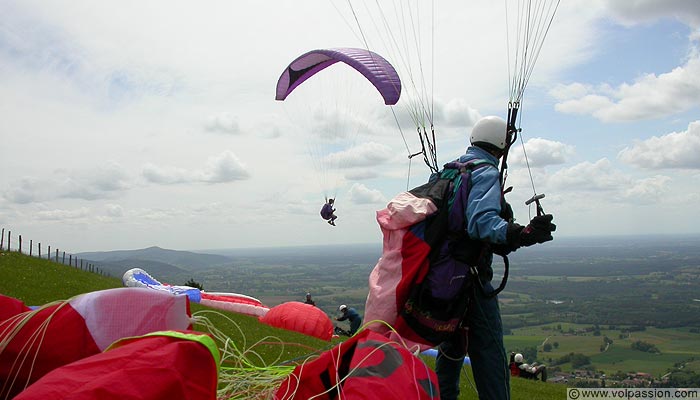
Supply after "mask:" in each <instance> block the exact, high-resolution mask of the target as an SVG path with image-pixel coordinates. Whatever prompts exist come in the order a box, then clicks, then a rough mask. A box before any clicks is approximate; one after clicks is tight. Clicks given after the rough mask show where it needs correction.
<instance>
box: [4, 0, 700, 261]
mask: <svg viewBox="0 0 700 400" xmlns="http://www.w3.org/2000/svg"><path fill="white" fill-rule="evenodd" d="M372 3H374V4H375V6H376V4H377V2H368V5H367V6H364V5H362V4H363V3H360V2H358V3H352V4H353V6H354V10H355V11H356V13H355V14H356V16H357V19H355V17H353V15H352V12H351V10H350V9H349V7H348V2H347V1H336V0H333V1H330V0H306V1H303V2H299V1H282V0H275V1H272V2H260V1H253V0H237V1H206V2H185V1H157V0H154V1H149V2H142V1H123V0H120V1H100V2H94V1H87V0H85V1H81V0H71V1H67V0H55V1H34V0H21V1H15V0H0V167H1V170H2V173H1V174H0V228H4V229H5V232H6V233H7V231H11V232H12V235H13V237H14V238H16V237H17V235H22V236H23V238H24V242H25V249H26V246H27V245H26V243H27V242H28V241H29V240H32V241H33V243H35V244H36V243H39V242H41V243H44V246H46V245H51V246H52V247H54V248H61V249H64V250H66V251H69V252H73V253H76V252H82V251H107V250H123V249H138V248H144V247H150V246H160V247H163V248H170V249H179V250H204V249H224V248H226V249H228V248H244V247H278V246H305V245H318V244H324V243H333V244H344V243H380V242H381V240H382V235H381V232H380V230H379V227H378V225H377V223H376V220H375V215H376V211H377V210H380V209H382V208H384V207H385V206H386V204H387V202H388V201H389V200H390V199H391V198H392V197H393V196H394V195H396V194H398V193H400V192H401V191H403V190H406V189H407V188H410V187H414V186H418V185H420V184H421V183H423V182H425V180H426V179H427V177H428V175H429V170H428V168H427V167H426V166H425V165H424V164H423V163H422V161H421V160H420V157H415V158H413V159H412V160H411V161H410V163H409V160H408V157H407V155H408V154H411V153H414V152H416V151H419V150H420V145H419V142H418V140H417V134H416V133H415V125H412V124H411V121H410V118H409V117H408V116H407V110H408V109H409V108H408V106H407V104H408V103H409V101H410V100H411V94H410V88H411V87H412V86H413V85H415V86H416V87H427V88H428V89H427V93H430V96H429V99H430V104H431V106H430V107H429V109H430V110H432V112H433V124H434V126H435V131H436V138H437V154H438V161H439V164H443V163H445V162H448V161H450V160H452V159H455V158H457V157H458V156H459V155H460V154H463V153H464V151H465V149H466V147H467V145H468V137H469V133H470V131H471V127H472V126H473V124H474V123H475V121H476V120H478V119H479V118H480V117H482V116H486V115H500V116H502V117H505V116H506V109H507V103H508V99H509V97H508V91H509V88H508V83H509V81H510V77H511V76H512V75H511V73H510V71H511V65H512V63H513V62H514V60H517V56H516V54H515V53H514V51H513V50H512V49H511V47H510V46H511V45H512V41H513V40H512V36H509V35H510V33H508V35H507V32H510V31H511V29H513V27H514V26H516V25H515V24H514V21H513V20H514V19H515V18H513V15H514V14H513V13H512V12H511V11H507V10H506V8H507V7H508V8H510V7H512V5H513V4H514V3H515V1H513V0H509V1H508V2H493V1H489V0H477V1H468V2H467V1H461V0H444V1H440V2H435V3H430V2H426V1H423V2H422V3H421V4H422V5H423V6H425V5H426V4H430V7H431V8H428V9H427V11H426V10H420V11H419V10H418V8H416V15H417V18H416V19H414V21H413V22H414V25H413V26H414V27H418V28H417V29H418V30H419V31H420V32H426V34H424V35H423V34H422V35H421V39H420V40H419V41H418V40H414V41H411V40H409V42H408V43H409V46H407V48H408V47H410V45H413V46H414V47H416V48H421V49H427V50H422V51H421V53H420V54H414V55H409V56H408V57H407V58H408V61H406V60H404V61H406V62H405V65H418V66H419V67H418V68H420V71H423V75H420V76H418V75H416V76H417V77H415V78H413V79H409V78H408V77H407V75H402V74H404V72H402V71H404V69H403V68H405V67H403V66H400V65H403V64H404V63H403V62H402V60H401V55H400V54H399V52H396V53H394V52H392V51H391V50H389V48H388V47H387V46H386V45H382V41H381V40H382V33H381V28H382V26H381V25H380V24H376V22H374V21H377V20H378V18H377V16H379V15H384V14H383V13H384V12H386V13H387V14H391V13H393V12H394V11H393V10H394V8H393V4H394V3H393V2H389V1H386V2H381V4H383V5H384V7H385V8H384V10H382V12H381V13H380V12H378V11H375V10H372V9H371V7H372ZM372 23H374V24H375V25H374V26H378V27H379V28H378V29H376V30H375V29H373V28H371V27H372V26H373V25H372ZM358 24H359V25H360V27H362V29H358V27H357V26H358ZM405 31H406V30H401V29H399V28H396V29H394V28H391V27H389V28H387V30H385V32H390V33H392V34H393V35H395V36H396V37H400V36H401V35H402V32H405ZM406 36H408V35H406ZM416 44H418V45H417V46H416ZM332 47H361V48H367V47H369V48H370V49H371V50H373V51H376V52H377V53H379V54H382V55H383V56H384V57H385V58H387V59H388V60H389V61H390V62H391V63H392V64H393V65H395V66H396V67H397V70H399V74H400V75H402V76H401V79H402V85H403V89H404V90H403V91H402V98H401V100H400V102H399V104H398V105H397V106H394V107H388V106H386V105H384V104H383V102H382V101H381V98H380V97H378V95H377V93H376V92H374V91H373V88H372V87H371V86H369V85H368V83H367V82H366V81H365V80H364V79H363V78H362V77H361V76H360V75H359V74H357V73H356V72H355V71H352V70H349V69H347V68H343V67H344V66H343V67H337V68H336V66H333V67H331V68H328V69H327V70H324V71H322V72H323V73H319V74H318V79H309V81H307V82H305V83H304V84H303V85H301V86H299V87H298V88H297V89H295V92H293V93H291V94H290V96H289V97H288V99H287V100H285V101H275V99H274V97H275V94H274V93H275V92H274V91H275V86H276V83H277V80H278V78H279V76H280V74H281V73H282V71H283V70H284V69H285V68H286V66H287V65H288V64H289V63H290V62H291V61H292V60H294V59H295V58H296V57H298V56H299V55H301V54H303V53H306V52H307V51H310V50H314V49H323V48H332ZM407 53H408V52H407ZM337 65H340V64H337ZM412 71H416V69H413V70H412ZM699 105H700V2H698V1H696V0H637V1H634V2H631V1H613V0H610V1H607V0H562V1H561V3H560V5H559V8H558V9H557V12H556V14H555V17H554V19H553V22H552V24H551V27H550V29H549V31H548V34H547V36H546V39H545V41H544V43H543V45H542V48H541V52H540V53H539V57H538V58H537V61H536V64H535V67H534V69H533V72H532V75H531V78H530V80H529V81H528V85H527V88H526V90H525V92H524V94H523V102H522V104H521V109H520V120H519V126H520V127H521V128H522V133H521V136H520V137H521V139H522V141H518V142H517V143H516V144H515V145H514V146H513V148H512V149H511V152H510V155H509V160H510V162H509V175H508V181H507V185H508V186H513V187H514V190H513V191H512V192H511V193H510V194H508V197H507V199H508V201H509V202H510V203H511V204H512V205H513V208H514V212H515V216H516V218H517V221H518V222H520V223H523V224H524V223H526V222H527V221H528V220H529V218H530V217H531V216H532V215H533V213H534V210H532V209H531V208H530V207H528V206H526V205H525V204H524V202H525V200H527V199H528V198H530V197H531V196H533V194H534V193H538V194H539V193H544V194H545V198H544V199H542V206H543V207H544V209H545V211H546V212H548V213H551V214H553V215H554V222H555V223H556V224H557V226H558V228H557V231H556V234H555V240H556V237H557V236H559V237H579V236H599V235H629V234H676V233H681V234H697V233H700V226H699V224H698V221H700V208H699V207H697V205H698V204H699V203H700V157H698V154H699V153H700V107H699ZM319 116H324V118H323V120H322V121H319V120H318V117H319ZM334 118H337V119H334ZM339 127H340V128H339ZM334 135H335V136H334ZM328 136H331V137H332V139H334V141H330V139H329V138H328ZM523 145H524V150H525V151H523ZM524 154H526V155H527V157H525V155H524ZM528 165H529V168H528ZM325 196H335V197H336V199H337V203H336V204H337V215H338V216H339V218H338V220H337V226H335V227H332V226H329V225H328V224H326V223H325V222H324V221H323V220H322V219H321V218H320V216H319V210H320V208H321V206H322V205H323V203H324V197H325ZM15 240H16V239H15Z"/></svg>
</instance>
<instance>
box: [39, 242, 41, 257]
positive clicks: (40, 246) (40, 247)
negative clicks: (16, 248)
mask: <svg viewBox="0 0 700 400" xmlns="http://www.w3.org/2000/svg"><path fill="white" fill-rule="evenodd" d="M39 258H41V242H39Z"/></svg>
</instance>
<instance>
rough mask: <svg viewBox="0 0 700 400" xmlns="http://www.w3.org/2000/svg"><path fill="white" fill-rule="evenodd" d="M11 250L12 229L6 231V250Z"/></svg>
mask: <svg viewBox="0 0 700 400" xmlns="http://www.w3.org/2000/svg"><path fill="white" fill-rule="evenodd" d="M10 250H12V231H7V251H10Z"/></svg>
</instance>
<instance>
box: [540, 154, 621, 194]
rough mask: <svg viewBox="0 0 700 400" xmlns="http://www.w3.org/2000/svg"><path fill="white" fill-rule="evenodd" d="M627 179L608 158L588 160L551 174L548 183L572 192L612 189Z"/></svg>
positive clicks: (615, 188)
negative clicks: (594, 160) (593, 161)
mask: <svg viewBox="0 0 700 400" xmlns="http://www.w3.org/2000/svg"><path fill="white" fill-rule="evenodd" d="M628 181H629V179H628V178H627V177H625V176H624V175H622V174H621V173H620V172H618V171H616V170H615V169H614V168H613V166H612V164H611V163H610V161H609V160H607V159H600V160H598V161H596V162H595V163H590V162H588V161H586V162H583V163H580V164H577V165H574V166H573V167H570V168H566V169H562V170H559V171H557V172H555V173H554V174H552V176H551V178H550V179H549V183H550V184H551V185H552V186H553V187H555V188H557V189H559V190H566V191H574V192H589V191H593V192H599V191H614V190H617V188H618V187H620V186H622V185H624V184H625V183H626V182H628Z"/></svg>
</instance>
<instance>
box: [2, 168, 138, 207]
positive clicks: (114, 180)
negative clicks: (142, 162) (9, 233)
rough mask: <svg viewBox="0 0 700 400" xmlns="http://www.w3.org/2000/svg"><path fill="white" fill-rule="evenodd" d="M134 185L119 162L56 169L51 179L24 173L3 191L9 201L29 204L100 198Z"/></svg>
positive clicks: (108, 196) (115, 193)
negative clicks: (85, 168)
mask: <svg viewBox="0 0 700 400" xmlns="http://www.w3.org/2000/svg"><path fill="white" fill-rule="evenodd" d="M130 187H131V183H130V178H129V175H128V174H127V173H126V171H124V169H123V168H122V167H121V166H120V165H118V164H116V163H106V164H105V165H103V166H98V167H96V168H92V169H90V170H79V171H71V172H67V171H65V170H58V171H54V173H53V176H51V177H50V178H47V179H36V178H32V177H24V178H21V179H20V180H19V181H16V182H13V183H10V184H9V186H8V189H7V190H5V191H4V192H3V197H4V198H5V199H7V200H8V201H9V202H12V203H17V204H29V203H35V202H41V201H46V200H52V199H57V198H66V199H82V200H99V199H104V198H111V197H114V196H116V195H117V194H118V193H120V192H123V191H125V190H128V189H129V188H130Z"/></svg>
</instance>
